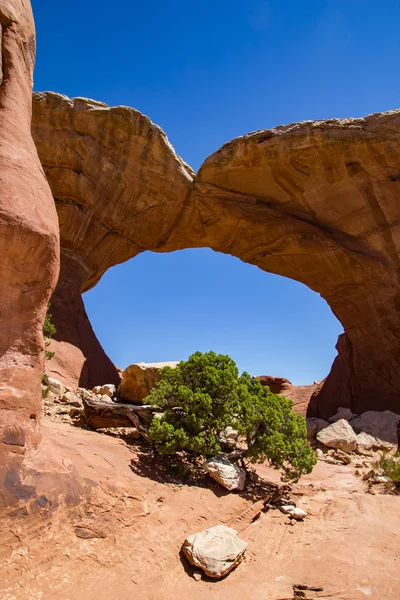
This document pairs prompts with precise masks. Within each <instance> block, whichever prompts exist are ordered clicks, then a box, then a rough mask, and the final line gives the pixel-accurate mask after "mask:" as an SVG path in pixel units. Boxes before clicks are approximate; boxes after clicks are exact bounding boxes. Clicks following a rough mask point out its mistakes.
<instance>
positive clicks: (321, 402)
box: [33, 93, 400, 418]
mask: <svg viewBox="0 0 400 600" xmlns="http://www.w3.org/2000/svg"><path fill="white" fill-rule="evenodd" d="M33 134H34V138H35V140H36V143H37V147H38V151H39V155H40V158H41V160H42V163H43V166H44V169H45V172H46V174H47V176H48V178H49V182H50V185H51V188H52V190H53V194H54V197H55V200H56V205H57V210H58V214H59V220H60V229H61V253H62V274H61V277H60V281H59V284H58V289H57V291H56V293H55V295H54V296H53V307H54V310H53V312H54V316H55V320H56V325H57V328H58V331H59V333H58V335H59V340H64V343H65V342H67V343H69V344H70V351H71V352H75V354H76V357H77V358H76V363H75V364H76V366H75V368H74V374H73V375H74V377H75V378H80V377H83V375H82V373H83V369H84V365H85V368H86V374H85V375H84V377H85V378H86V379H88V384H89V385H90V383H91V381H92V379H93V377H92V373H93V374H94V373H95V370H96V369H95V367H94V366H93V363H94V360H93V357H94V354H95V352H96V353H97V358H96V363H97V365H102V364H103V363H104V361H105V357H104V356H103V357H102V358H101V357H100V354H101V349H100V347H99V345H98V344H97V342H96V340H95V337H94V335H93V332H92V331H91V330H90V326H89V324H88V321H87V317H86V314H85V312H84V308H83V304H82V301H81V298H80V294H81V292H83V291H85V290H87V289H89V288H90V287H92V286H93V285H95V284H96V282H97V281H98V280H99V279H100V277H101V275H102V274H103V273H104V272H105V271H106V270H107V269H108V268H109V267H110V266H112V265H114V264H117V263H119V262H123V261H125V260H127V259H129V258H131V257H133V256H135V255H136V254H138V253H139V252H141V251H143V250H154V251H157V252H168V251H172V250H177V249H182V248H188V247H210V248H212V249H213V250H216V251H220V252H224V253H229V254H232V255H233V256H237V257H239V258H240V259H242V260H243V261H245V262H249V263H251V264H254V265H257V266H258V267H259V268H261V269H263V270H265V271H268V272H272V273H276V274H279V275H283V276H285V277H290V278H293V279H296V280H298V281H301V282H302V283H304V284H305V285H307V286H309V287H310V288H311V289H313V290H314V291H316V292H318V293H319V294H320V295H321V296H322V297H323V298H324V299H325V300H326V301H327V302H328V304H329V306H330V307H331V309H332V311H333V312H334V314H335V315H336V316H337V318H338V319H339V320H340V322H341V323H342V325H343V327H344V331H345V333H344V334H343V335H341V336H340V338H339V341H338V345H337V348H338V356H337V358H336V360H335V362H334V365H333V367H332V370H331V373H330V375H329V376H328V377H327V379H326V380H325V382H324V383H323V385H322V386H321V389H320V390H319V392H318V394H315V395H314V398H313V401H312V403H311V405H310V408H309V416H320V417H323V418H327V417H330V416H331V415H332V414H333V413H334V412H335V410H336V409H337V408H338V406H343V407H348V408H351V410H352V411H353V412H355V413H358V414H359V413H361V412H363V411H365V410H367V409H369V408H380V409H385V408H388V409H393V410H395V409H396V407H397V406H398V405H399V402H400V399H399V398H400V342H399V340H400V335H399V334H400V326H399V312H398V311H399V308H400V286H399V281H398V272H399V271H398V269H399V264H398V263H399V259H398V244H399V234H398V232H399V227H400V220H399V209H398V202H397V197H398V193H399V186H400V170H399V164H400V162H399V159H400V145H399V137H400V111H392V112H388V113H382V114H374V115H370V116H368V117H365V118H360V119H332V120H328V121H315V122H312V121H307V122H304V123H298V124H291V125H286V126H279V127H276V128H275V129H272V130H269V131H257V132H254V133H251V134H248V135H245V136H243V137H240V138H237V139H235V140H233V141H232V142H229V143H227V144H225V145H224V146H222V148H221V149H220V150H218V151H217V152H215V153H214V154H213V155H211V156H210V157H209V158H207V160H206V161H205V162H204V164H203V165H202V167H201V169H200V171H199V173H198V175H197V176H196V178H195V180H194V179H193V172H192V171H191V170H190V168H189V167H187V165H185V164H184V163H183V161H182V160H181V159H180V158H179V157H178V156H177V155H176V154H175V153H174V151H173V149H172V148H171V146H170V145H169V143H168V141H167V139H166V137H165V136H164V134H163V133H162V132H161V130H160V129H159V128H158V127H156V126H155V125H153V124H152V123H151V122H150V121H149V120H148V119H147V118H146V117H144V116H143V115H141V114H140V113H138V112H137V111H135V110H133V109H129V108H125V107H115V108H109V107H107V106H106V105H104V104H102V103H99V102H94V101H91V100H85V99H79V98H78V99H75V100H69V99H68V98H66V97H65V96H60V95H57V94H49V93H47V94H36V95H35V96H34V120H33ZM66 299H68V302H67V301H66ZM71 304H73V306H74V309H73V311H71V309H70V305H71ZM79 307H80V308H79ZM63 314H64V315H65V318H66V319H68V324H67V322H61V315H63ZM96 348H97V349H96ZM58 355H59V358H61V356H62V351H61V350H60V351H58ZM56 360H58V359H56ZM54 365H56V363H54ZM71 376H72V374H71ZM96 377H97V378H98V377H101V369H99V368H98V367H97V373H96ZM106 379H107V380H108V381H112V379H111V378H110V374H109V373H107V377H106ZM93 383H102V381H98V380H97V381H94V382H93Z"/></svg>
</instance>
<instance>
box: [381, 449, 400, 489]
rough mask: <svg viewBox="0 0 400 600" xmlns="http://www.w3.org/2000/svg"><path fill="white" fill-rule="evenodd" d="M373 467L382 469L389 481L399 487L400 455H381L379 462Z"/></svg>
mask: <svg viewBox="0 0 400 600" xmlns="http://www.w3.org/2000/svg"><path fill="white" fill-rule="evenodd" d="M375 467H376V468H378V469H382V470H383V472H384V473H385V475H386V476H387V477H389V479H390V480H391V482H392V483H393V484H394V485H395V486H396V487H398V488H400V456H399V455H396V456H387V455H383V456H382V457H381V459H380V461H379V462H377V463H376V464H375Z"/></svg>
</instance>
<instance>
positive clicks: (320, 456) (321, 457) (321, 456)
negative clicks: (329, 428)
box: [314, 448, 325, 460]
mask: <svg viewBox="0 0 400 600" xmlns="http://www.w3.org/2000/svg"><path fill="white" fill-rule="evenodd" d="M314 454H315V457H316V458H317V459H318V460H324V458H325V454H324V453H323V452H322V450H321V448H317V449H316V450H315V452H314Z"/></svg>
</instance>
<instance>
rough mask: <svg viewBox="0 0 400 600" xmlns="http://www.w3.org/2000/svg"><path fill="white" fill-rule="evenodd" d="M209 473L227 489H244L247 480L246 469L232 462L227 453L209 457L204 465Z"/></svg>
mask: <svg viewBox="0 0 400 600" xmlns="http://www.w3.org/2000/svg"><path fill="white" fill-rule="evenodd" d="M203 467H204V469H205V470H206V471H207V473H208V474H209V475H210V477H212V478H213V479H215V481H217V482H218V483H219V484H220V485H222V486H223V487H224V488H226V489H227V490H230V491H233V490H237V491H240V492H241V491H242V490H243V489H244V485H245V482H246V471H245V470H244V469H243V467H238V466H237V465H234V464H233V463H231V461H230V460H229V458H228V457H227V456H226V455H225V454H218V456H214V457H213V458H209V459H208V460H207V461H206V462H205V463H204V465H203Z"/></svg>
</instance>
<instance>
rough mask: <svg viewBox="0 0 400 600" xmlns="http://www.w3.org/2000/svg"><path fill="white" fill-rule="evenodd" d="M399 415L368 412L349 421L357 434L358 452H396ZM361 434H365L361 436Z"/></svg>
mask: <svg viewBox="0 0 400 600" xmlns="http://www.w3.org/2000/svg"><path fill="white" fill-rule="evenodd" d="M399 423H400V415H397V414H395V413H393V412H391V411H390V410H385V411H382V412H378V411H373V410H369V411H367V412H365V413H363V414H362V415H360V416H359V417H357V418H355V419H353V420H352V421H351V426H352V427H353V429H354V431H355V432H356V433H358V434H360V435H359V436H357V439H358V444H359V447H360V450H362V449H364V450H371V449H377V450H378V449H380V450H389V451H392V452H397V450H398V444H399V438H398V432H397V428H398V425H399ZM362 433H364V434H367V435H368V436H369V437H366V436H365V435H361V434H362Z"/></svg>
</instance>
